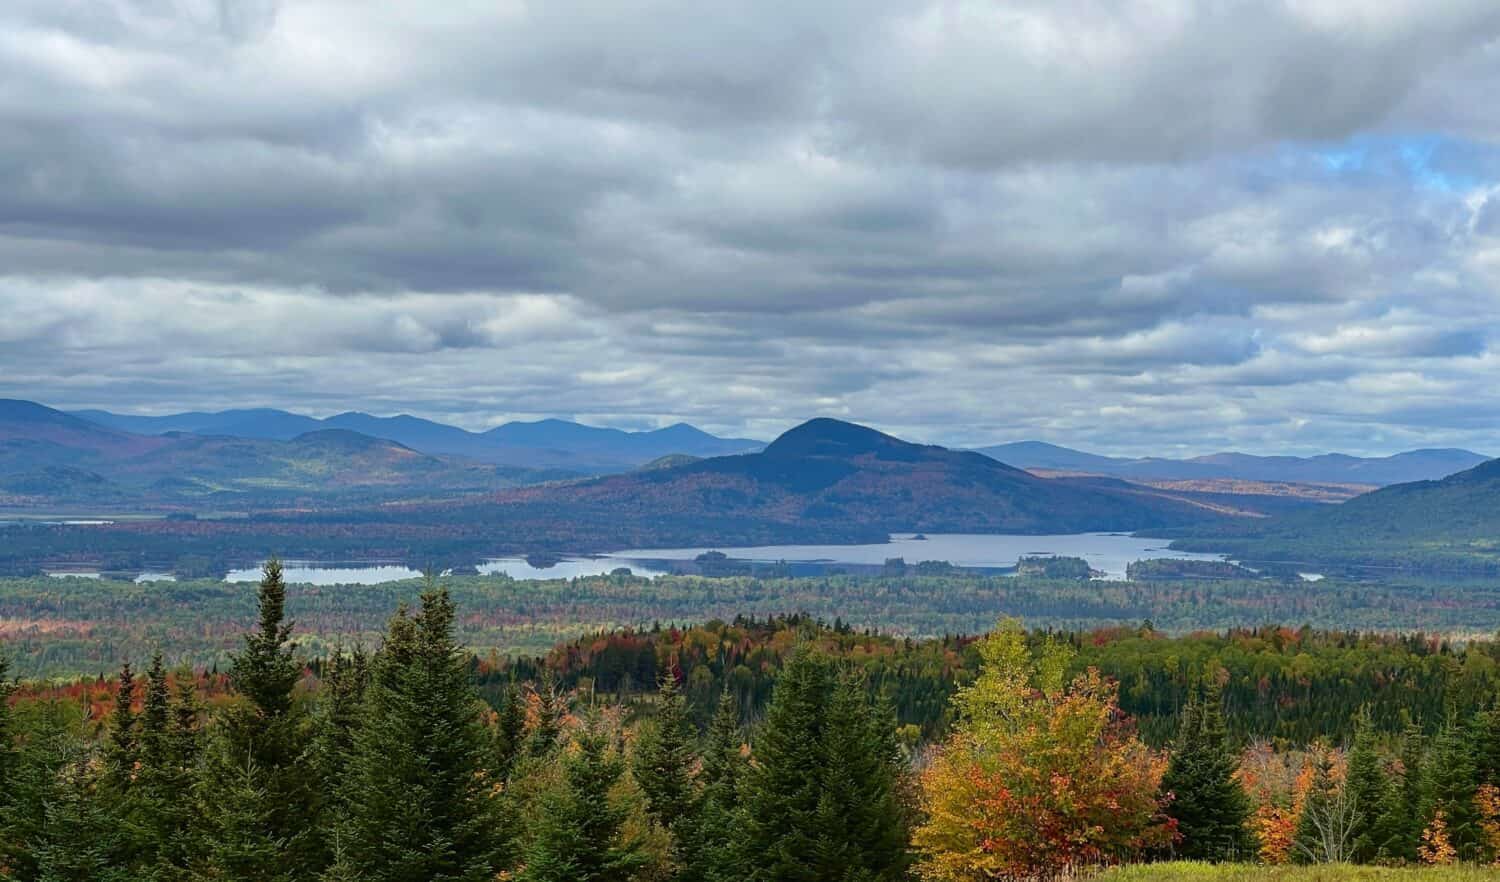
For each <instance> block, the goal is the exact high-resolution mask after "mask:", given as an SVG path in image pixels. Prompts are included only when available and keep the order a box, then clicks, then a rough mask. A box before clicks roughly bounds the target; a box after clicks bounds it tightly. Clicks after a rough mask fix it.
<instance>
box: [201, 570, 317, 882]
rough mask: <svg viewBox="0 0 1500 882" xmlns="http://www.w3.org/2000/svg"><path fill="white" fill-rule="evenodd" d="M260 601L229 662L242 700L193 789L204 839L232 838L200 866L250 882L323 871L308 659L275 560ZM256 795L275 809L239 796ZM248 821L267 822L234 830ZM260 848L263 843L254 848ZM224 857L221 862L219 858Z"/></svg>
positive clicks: (222, 720) (223, 721)
mask: <svg viewBox="0 0 1500 882" xmlns="http://www.w3.org/2000/svg"><path fill="white" fill-rule="evenodd" d="M256 599H257V604H258V609H259V622H258V625H257V627H256V629H255V630H254V631H252V632H250V633H248V634H246V635H245V638H244V641H245V646H244V649H243V650H242V651H241V652H239V653H237V654H235V655H234V656H233V658H232V659H231V666H230V669H229V682H230V685H231V687H232V688H233V690H234V691H235V692H236V693H238V695H239V697H240V700H238V701H235V702H234V703H232V704H230V705H228V706H227V708H226V709H225V710H224V711H223V713H221V714H220V716H219V719H218V724H217V725H216V726H214V727H213V729H214V740H215V741H217V742H222V743H219V744H215V745H213V749H210V750H207V751H206V752H205V760H204V762H203V763H202V764H201V777H202V779H203V780H201V781H200V782H199V783H200V784H201V785H202V786H199V787H197V788H195V792H196V793H197V795H198V797H199V800H198V804H197V806H196V807H195V810H196V811H197V813H198V818H197V824H196V827H197V830H196V832H197V834H198V835H199V838H200V839H203V840H206V841H210V842H212V841H214V840H225V841H226V842H232V843H234V844H232V845H226V846H225V847H213V848H204V849H202V850H201V855H200V857H203V858H205V859H206V861H207V863H206V864H205V865H204V869H203V870H202V872H207V873H209V874H210V878H222V879H233V880H247V882H248V880H251V879H256V880H282V879H306V878H311V877H313V876H316V875H317V874H318V873H320V872H321V871H322V870H323V865H322V863H321V861H322V859H323V854H324V852H323V849H322V847H321V843H320V842H319V840H318V836H317V825H316V818H317V814H318V800H319V792H318V789H317V780H316V776H315V775H314V774H313V773H312V770H311V769H310V768H309V766H308V763H307V757H306V756H305V750H304V747H305V744H304V740H305V736H306V731H305V730H306V725H307V719H306V712H305V710H304V709H303V708H302V706H301V705H300V704H298V703H297V702H296V701H295V700H294V699H295V696H294V692H295V690H296V686H297V682H298V681H299V680H300V679H301V676H302V666H301V664H299V663H298V662H297V660H296V657H295V651H296V648H295V646H294V645H293V644H292V643H291V635H292V625H291V624H290V623H288V622H287V621H286V584H285V582H284V581H283V580H282V569H281V563H280V562H279V561H277V560H275V559H272V560H270V561H267V562H266V564H265V566H264V568H263V569H262V574H261V580H260V586H259V588H258V589H257V598H256ZM219 794H225V795H226V796H224V797H222V798H221V797H220V796H219ZM229 794H233V795H234V797H235V798H233V799H231V798H229V796H228V795H229ZM254 794H263V795H264V799H265V800H266V801H267V802H268V804H269V805H271V806H274V807H275V810H274V811H260V810H259V809H258V808H257V807H256V806H254V805H251V804H248V803H246V802H243V800H248V799H250V798H251V796H252V795H254ZM236 800H240V801H236ZM244 824H259V825H261V826H260V827H258V828H255V829H235V828H242V825H244ZM257 844H259V845H257ZM257 847H263V850H261V851H259V852H257V851H256V850H255V849H256V848H257ZM219 860H223V861H225V863H223V864H217V863H215V861H219Z"/></svg>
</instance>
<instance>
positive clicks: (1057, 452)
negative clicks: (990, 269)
mask: <svg viewBox="0 0 1500 882" xmlns="http://www.w3.org/2000/svg"><path fill="white" fill-rule="evenodd" d="M979 452H980V453H983V454H985V455H986V456H991V457H994V458H995V459H998V460H1001V461H1002V462H1007V463H1010V464H1011V465H1013V466H1016V467H1018V468H1023V469H1037V470H1046V471H1056V472H1079V473H1087V474H1095V475H1110V476H1113V477H1117V478H1125V479H1126V480H1130V481H1188V480H1198V481H1203V480H1235V481H1260V482H1289V483H1294V484H1325V485H1327V484H1363V485H1373V486H1385V485H1389V484H1401V483H1407V482H1410V481H1429V480H1437V479H1439V478H1444V477H1447V476H1448V475H1451V474H1453V473H1455V472H1459V471H1462V470H1464V469H1468V468H1473V467H1474V466H1476V465H1478V464H1479V463H1482V462H1484V461H1485V460H1486V459H1487V458H1488V457H1485V456H1483V455H1481V454H1478V453H1474V452H1473V451H1469V450H1457V449H1451V448H1442V449H1424V450H1409V451H1406V452H1404V453H1397V454H1394V455H1392V456H1383V457H1359V456H1348V455H1346V454H1342V453H1325V454H1322V455H1319V456H1307V457H1301V456H1252V455H1250V454H1247V453H1233V452H1231V453H1215V454H1210V455H1208V456H1198V457H1193V458H1191V459H1168V458H1163V457H1144V458H1140V459H1128V458H1121V457H1112V456H1099V455H1097V454H1093V453H1085V452H1083V451H1081V450H1072V449H1070V448H1067V447H1059V446H1057V445H1055V444H1047V443H1045V442H1041V441H1018V442H1015V443H1012V444H999V445H996V446H994V447H984V448H980V449H979Z"/></svg>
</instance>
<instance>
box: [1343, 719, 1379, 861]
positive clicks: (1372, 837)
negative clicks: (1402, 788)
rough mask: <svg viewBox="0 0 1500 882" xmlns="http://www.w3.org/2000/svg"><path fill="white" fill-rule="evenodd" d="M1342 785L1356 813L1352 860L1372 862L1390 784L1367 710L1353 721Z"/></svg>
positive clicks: (1376, 853) (1377, 853)
mask: <svg viewBox="0 0 1500 882" xmlns="http://www.w3.org/2000/svg"><path fill="white" fill-rule="evenodd" d="M1344 786H1345V787H1346V788H1347V789H1348V791H1349V799H1350V803H1351V804H1352V806H1353V808H1354V812H1355V820H1354V827H1353V834H1354V847H1353V857H1354V860H1355V861H1356V862H1359V863H1371V862H1373V861H1374V860H1375V859H1376V858H1378V857H1379V856H1380V852H1381V843H1380V842H1379V841H1378V839H1377V836H1378V833H1379V830H1378V822H1379V820H1380V813H1381V811H1382V810H1383V808H1384V807H1385V806H1386V805H1388V804H1389V802H1390V791H1391V785H1390V781H1389V780H1388V779H1387V778H1386V774H1385V769H1384V768H1383V767H1382V764H1381V762H1380V754H1379V751H1378V749H1377V746H1376V743H1375V726H1374V723H1373V722H1372V721H1371V719H1370V712H1369V710H1368V709H1365V710H1363V711H1361V712H1360V714H1359V716H1358V718H1357V719H1356V721H1355V729H1354V743H1353V745H1352V746H1351V747H1350V750H1349V763H1348V772H1347V773H1346V779H1345V784H1344Z"/></svg>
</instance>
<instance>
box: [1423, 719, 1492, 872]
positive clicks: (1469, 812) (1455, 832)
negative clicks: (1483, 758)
mask: <svg viewBox="0 0 1500 882" xmlns="http://www.w3.org/2000/svg"><path fill="white" fill-rule="evenodd" d="M1423 767H1424V768H1423V772H1424V774H1423V790H1422V802H1421V818H1422V821H1423V822H1424V823H1427V822H1431V820H1432V818H1433V817H1434V816H1435V815H1437V813H1438V812H1442V814H1443V820H1444V821H1445V822H1446V823H1447V832H1448V838H1449V841H1451V842H1452V843H1453V847H1454V848H1455V849H1456V850H1457V852H1458V857H1459V859H1460V860H1465V861H1469V860H1476V859H1478V857H1479V855H1480V852H1481V849H1482V848H1483V847H1484V836H1483V833H1482V831H1481V830H1480V827H1479V812H1478V809H1477V808H1476V806H1475V804H1474V796H1475V793H1476V791H1477V790H1478V788H1479V780H1478V776H1477V774H1476V772H1475V764H1474V753H1473V745H1472V743H1471V742H1470V740H1469V732H1468V731H1467V730H1466V729H1465V728H1464V727H1463V726H1461V725H1458V724H1457V723H1454V722H1449V724H1448V725H1446V726H1445V727H1444V728H1443V730H1442V731H1441V732H1440V733H1438V736H1437V737H1436V738H1434V739H1433V742H1432V747H1431V749H1430V750H1429V752H1428V755H1427V758H1426V760H1425V761H1424V763H1423Z"/></svg>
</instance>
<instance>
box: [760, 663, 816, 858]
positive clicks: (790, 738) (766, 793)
mask: <svg viewBox="0 0 1500 882" xmlns="http://www.w3.org/2000/svg"><path fill="white" fill-rule="evenodd" d="M829 675H830V671H829V666H828V665H827V664H826V663H825V662H823V661H822V660H820V659H818V658H816V657H815V656H813V654H812V653H811V652H809V651H808V650H806V649H799V650H797V651H796V652H794V653H793V654H792V656H791V657H790V658H789V659H787V661H786V662H785V663H784V664H783V665H782V669H781V673H780V675H779V676H778V677H777V679H776V687H775V689H774V690H773V691H772V693H771V703H770V705H769V706H768V707H767V709H766V717H765V722H764V723H763V724H762V725H761V727H760V730H759V731H758V732H757V733H756V735H755V742H754V752H755V765H754V766H752V768H751V770H750V773H749V775H748V776H747V779H746V786H745V798H744V802H743V805H744V808H745V810H744V812H743V814H742V816H741V831H742V832H741V837H742V838H741V841H740V846H739V847H740V853H741V854H742V855H744V856H746V858H753V863H751V864H750V874H749V875H748V876H747V877H746V878H747V879H750V880H754V882H801V880H808V882H811V880H816V879H819V876H818V875H817V870H816V869H815V867H816V866H817V858H818V851H819V848H818V843H817V829H816V824H817V820H818V805H819V803H820V801H821V792H820V787H819V778H820V774H819V773H820V772H821V765H822V755H821V753H822V751H821V746H822V741H823V721H824V714H823V710H824V705H825V703H826V702H827V699H828V693H829V680H830V676H829Z"/></svg>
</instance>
